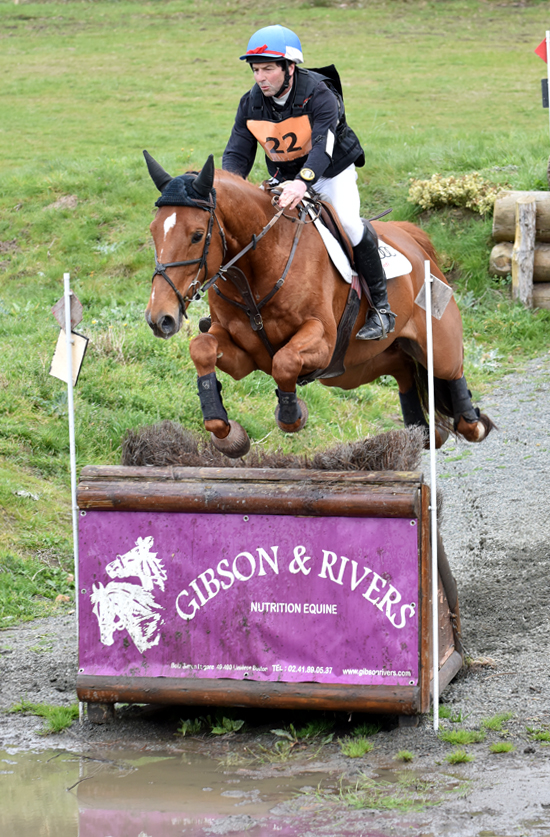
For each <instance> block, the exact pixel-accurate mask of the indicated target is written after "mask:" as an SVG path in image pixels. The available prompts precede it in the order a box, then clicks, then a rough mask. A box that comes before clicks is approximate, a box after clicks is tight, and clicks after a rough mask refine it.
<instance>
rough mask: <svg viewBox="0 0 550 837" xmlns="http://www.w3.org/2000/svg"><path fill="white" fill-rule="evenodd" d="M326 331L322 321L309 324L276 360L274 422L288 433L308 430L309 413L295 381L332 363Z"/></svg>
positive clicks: (309, 321)
mask: <svg viewBox="0 0 550 837" xmlns="http://www.w3.org/2000/svg"><path fill="white" fill-rule="evenodd" d="M328 342H329V341H327V339H326V334H325V327H324V326H323V324H322V323H321V321H320V320H317V319H315V320H307V321H306V322H305V323H304V324H303V326H302V327H301V329H300V330H299V331H297V332H296V334H295V335H294V337H292V339H291V340H289V342H288V343H287V344H286V346H284V347H283V348H282V349H280V350H279V351H278V352H277V353H276V355H275V357H274V358H273V366H272V373H271V374H272V376H273V378H274V380H275V382H276V384H277V400H278V402H279V403H278V405H277V407H276V409H275V420H276V422H277V424H278V425H279V427H280V428H281V430H284V431H285V433H296V432H297V431H298V430H301V429H302V427H304V426H305V424H306V422H307V419H308V410H307V406H306V403H305V401H303V400H302V399H301V398H298V396H297V395H296V381H297V379H298V377H299V376H300V374H301V373H302V370H303V369H304V368H306V369H309V370H312V369H324V368H325V367H326V366H327V365H328V363H329V361H330V355H331V352H330V348H328V347H327V343H328Z"/></svg>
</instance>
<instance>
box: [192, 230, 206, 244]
mask: <svg viewBox="0 0 550 837" xmlns="http://www.w3.org/2000/svg"><path fill="white" fill-rule="evenodd" d="M203 235H204V233H203V232H196V233H193V238H192V239H191V244H198V243H199V241H202V237H203Z"/></svg>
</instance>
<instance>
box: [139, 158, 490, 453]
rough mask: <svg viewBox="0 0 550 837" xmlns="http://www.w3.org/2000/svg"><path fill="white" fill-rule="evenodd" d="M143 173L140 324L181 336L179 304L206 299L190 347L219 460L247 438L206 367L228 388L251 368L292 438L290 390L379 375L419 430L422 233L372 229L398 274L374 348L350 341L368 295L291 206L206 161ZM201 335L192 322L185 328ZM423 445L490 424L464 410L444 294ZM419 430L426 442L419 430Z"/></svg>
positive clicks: (423, 397)
mask: <svg viewBox="0 0 550 837" xmlns="http://www.w3.org/2000/svg"><path fill="white" fill-rule="evenodd" d="M144 156H145V159H146V162H147V166H148V169H149V174H150V175H151V178H152V180H153V182H154V183H155V185H156V187H157V189H158V191H159V192H160V193H161V195H160V197H159V198H158V200H157V202H156V206H157V207H158V211H157V213H156V216H155V218H154V219H153V221H152V223H151V225H150V230H151V233H152V236H153V241H154V246H155V270H154V273H153V277H152V289H151V295H150V298H149V302H148V305H147V308H146V311H145V319H146V321H147V323H148V324H149V326H150V327H151V329H152V331H153V333H154V334H155V335H156V336H157V337H160V338H162V339H168V338H170V337H172V336H173V335H175V334H176V333H177V332H178V331H179V330H180V328H181V326H182V322H183V318H184V317H187V314H186V310H187V307H188V306H189V304H190V303H191V301H192V300H193V299H196V298H198V297H200V295H201V294H203V293H206V292H207V293H208V302H209V307H210V321H207V323H206V327H205V330H204V331H203V330H202V328H201V331H200V333H199V334H198V335H197V336H196V337H194V338H193V339H192V340H191V342H190V355H191V359H192V361H193V363H194V365H195V367H196V370H197V375H198V390H199V397H200V403H201V409H202V414H203V421H204V426H205V428H206V430H207V431H209V432H210V434H211V439H212V443H213V444H214V446H215V447H216V448H218V450H221V451H222V452H223V453H224V454H226V455H227V456H229V457H234V458H236V457H241V456H244V455H245V454H246V453H247V452H248V450H249V447H250V441H249V439H248V435H247V433H246V431H245V430H244V428H243V427H242V426H241V425H240V424H239V423H238V422H237V421H235V420H234V419H230V418H229V417H228V415H227V412H226V410H225V407H224V406H223V401H222V398H221V394H220V390H221V385H220V383H219V381H218V380H217V378H216V368H218V369H221V370H222V371H223V372H226V373H227V374H229V375H230V376H231V377H232V378H234V379H235V380H241V379H242V378H244V377H245V376H246V375H249V374H250V373H251V372H253V371H254V370H256V369H261V370H262V371H263V372H265V373H266V374H267V375H271V376H272V378H273V379H274V381H275V382H276V385H277V389H276V393H277V400H278V404H277V406H276V409H275V419H276V422H277V424H278V426H279V427H280V428H281V430H283V431H284V432H286V433H294V432H297V431H299V430H301V429H302V428H303V427H304V425H305V423H306V421H307V417H308V412H307V407H306V404H305V403H304V401H303V400H302V399H301V398H298V396H297V394H296V387H297V385H301V384H305V383H309V382H310V381H311V380H314V379H318V380H320V382H321V383H322V384H324V385H325V386H337V387H341V388H342V389H346V390H348V389H355V388H356V387H359V386H362V385H363V384H368V383H370V382H372V381H374V380H375V379H376V378H378V377H380V376H381V375H390V376H392V377H393V378H395V380H396V381H397V385H398V388H399V398H400V402H401V409H402V413H403V420H404V423H405V426H411V425H420V426H421V427H423V428H424V429H426V430H427V428H428V423H427V420H426V416H425V411H426V405H427V374H426V365H427V355H426V321H425V319H426V318H425V311H424V310H423V309H422V308H421V307H420V306H419V305H416V304H415V299H416V297H417V294H418V292H419V291H420V289H421V287H422V286H423V283H424V274H425V261H426V260H427V259H429V261H430V270H431V273H432V274H433V275H434V276H435V277H437V278H438V279H440V280H441V281H442V282H444V283H445V284H448V283H447V282H446V279H445V277H444V275H443V273H442V272H441V270H440V269H439V267H438V265H437V261H436V253H435V250H434V247H433V245H432V242H431V241H430V239H429V237H428V235H427V234H426V233H425V232H424V231H422V230H421V229H420V228H418V227H417V226H415V225H414V224H412V223H409V222H392V221H378V222H376V221H375V222H373V227H374V229H375V231H376V234H377V235H378V238H379V242H382V243H387V244H390V245H391V246H392V247H394V248H395V249H396V250H397V251H398V252H399V253H402V254H403V255H405V256H406V257H407V258H408V260H409V262H410V265H411V270H410V272H409V273H407V274H405V275H403V276H399V277H397V278H395V279H390V280H389V281H388V295H389V301H390V305H391V309H392V311H394V312H395V313H396V314H397V318H396V324H395V331H394V332H393V333H391V334H389V335H388V336H387V338H386V339H384V340H380V341H360V340H355V335H356V333H357V331H358V330H359V328H360V326H361V325H362V323H363V322H364V319H365V312H366V310H367V305H368V299H367V298H366V296H365V295H361V299H360V302H359V295H360V287H359V288H358V287H357V286H355V287H352V288H351V290H350V288H349V286H348V285H347V284H346V283H345V282H344V281H343V279H342V278H341V276H340V274H339V273H338V271H337V270H336V268H335V267H334V265H333V263H332V261H331V258H330V257H329V254H328V253H327V249H326V247H325V245H324V243H323V241H322V238H321V236H320V235H319V233H318V231H317V229H316V227H315V225H314V224H312V223H306V221H307V219H308V215H307V214H306V212H305V210H303V209H301V208H297V209H296V210H293V211H291V212H289V211H284V210H281V209H279V207H278V206H277V204H276V199H273V198H272V196H271V194H270V193H269V192H268V190H267V189H266V188H260V187H258V186H256V185H254V184H252V183H250V182H248V181H246V180H244V179H242V178H241V177H238V176H236V175H234V174H231V173H230V172H226V171H223V170H215V168H214V161H213V157H212V155H210V156H209V158H208V160H207V161H206V163H205V165H204V166H203V168H202V169H201V171H200V172H198V173H197V172H187V173H185V174H182V175H179V176H177V177H171V175H169V174H168V172H166V171H165V170H164V169H163V167H162V166H161V165H160V164H159V163H158V162H157V161H156V160H154V158H153V157H151V155H149V154H148V152H146V151H145V152H144ZM199 327H201V324H199ZM433 345H434V376H435V406H436V411H437V416H438V426H437V428H436V445H437V446H438V447H439V446H441V444H443V442H444V440H445V438H446V437H447V435H448V433H447V428H450V427H451V422H453V430H454V432H455V433H456V434H457V435H458V436H460V437H463V438H464V439H466V440H468V441H469V442H481V441H482V440H483V439H484V438H486V436H487V435H488V434H489V432H490V431H491V429H492V428H493V427H494V425H493V423H492V421H491V419H490V418H489V417H488V416H486V415H484V414H482V413H480V412H479V409H477V408H474V406H473V404H472V401H471V394H470V392H469V390H468V386H467V383H466V380H465V378H464V370H463V357H464V351H463V341H462V319H461V316H460V312H459V309H458V306H457V304H456V301H455V300H454V298H452V299H451V300H450V302H449V303H448V305H447V307H446V309H445V311H444V313H443V315H442V317H441V319H435V318H433ZM426 436H427V434H426Z"/></svg>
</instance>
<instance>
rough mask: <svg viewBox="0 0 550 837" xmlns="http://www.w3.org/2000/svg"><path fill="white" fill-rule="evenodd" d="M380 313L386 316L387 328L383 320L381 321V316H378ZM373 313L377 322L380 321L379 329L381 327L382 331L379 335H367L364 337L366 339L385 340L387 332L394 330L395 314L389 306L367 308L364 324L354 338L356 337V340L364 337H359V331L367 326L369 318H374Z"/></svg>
mask: <svg viewBox="0 0 550 837" xmlns="http://www.w3.org/2000/svg"><path fill="white" fill-rule="evenodd" d="M381 314H385V315H386V317H387V318H388V328H387V329H386V328H385V326H384V321H383V319H382V317H381V316H380V315H381ZM374 315H376V316H377V317H378V322H379V323H380V329H381V332H382V333H381V334H380V337H369V338H366V339H369V340H385V339H386V337H387V336H388V334H391V333H392V331H395V318H396V316H397V315H396V314H394V313H393V311H392V310H391V309H390V308H371V309H370V310H369V312H368V314H367V319H366V320H365V323H364V325H363V326H362V327H361V328H360V329H359V331H358V332H357V335H356V339H358V340H364V339H365V338H363V337H360V336H359V335H360V334H361V331H362V330H363V329H364V328H365V326H367V324H368V321H369V319H373V318H374Z"/></svg>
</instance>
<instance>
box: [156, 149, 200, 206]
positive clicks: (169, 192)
mask: <svg viewBox="0 0 550 837" xmlns="http://www.w3.org/2000/svg"><path fill="white" fill-rule="evenodd" d="M143 156H144V157H145V161H146V163H147V168H148V169H149V174H150V175H151V178H152V180H153V182H154V184H155V186H156V187H157V189H158V190H159V191H160V192H162V194H161V196H160V198H158V200H157V201H156V202H155V206H159V207H160V206H192V207H195V208H197V209H205V210H209V209H211V208H212V206H215V205H216V190H215V189H214V188H213V183H214V158H213V157H212V155H210V157H209V158H208V160H207V161H206V163H205V164H204V166H203V168H202V171H200V172H199V173H197V172H187V173H186V174H180V175H179V176H178V177H170V175H169V174H168V173H167V172H165V171H164V169H163V168H162V166H160V164H159V163H157V161H156V160H154V159H153V157H151V155H150V154H149V153H148V152H147V151H144V152H143Z"/></svg>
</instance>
